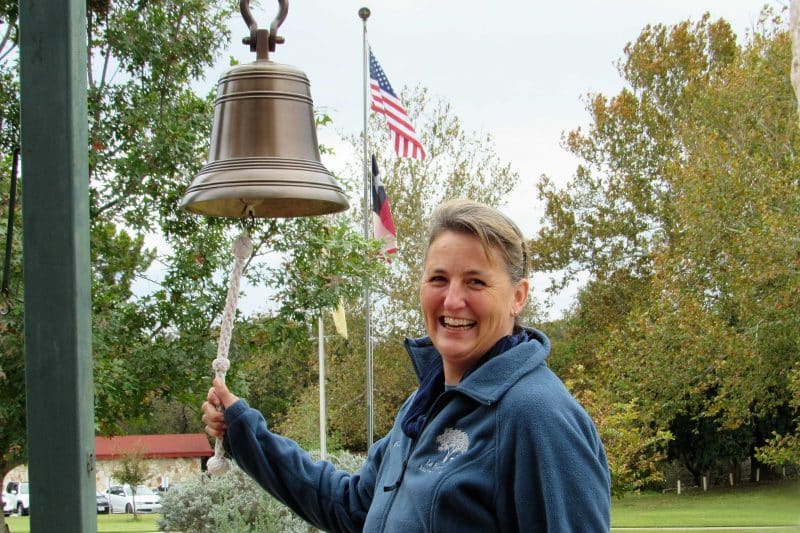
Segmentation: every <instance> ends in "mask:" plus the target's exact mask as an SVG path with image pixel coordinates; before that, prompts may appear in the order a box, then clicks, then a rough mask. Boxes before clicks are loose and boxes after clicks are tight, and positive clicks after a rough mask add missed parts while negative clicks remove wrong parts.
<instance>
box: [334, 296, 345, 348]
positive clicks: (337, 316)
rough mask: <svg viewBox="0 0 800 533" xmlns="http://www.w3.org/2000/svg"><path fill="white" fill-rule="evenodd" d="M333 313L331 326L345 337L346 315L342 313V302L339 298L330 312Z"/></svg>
mask: <svg viewBox="0 0 800 533" xmlns="http://www.w3.org/2000/svg"><path fill="white" fill-rule="evenodd" d="M331 314H332V315H333V326H334V327H335V328H336V333H338V334H339V335H341V336H342V337H344V338H345V339H346V338H347V317H346V316H345V314H344V302H343V301H341V300H339V305H338V306H337V307H336V309H334V310H333V312H332V313H331Z"/></svg>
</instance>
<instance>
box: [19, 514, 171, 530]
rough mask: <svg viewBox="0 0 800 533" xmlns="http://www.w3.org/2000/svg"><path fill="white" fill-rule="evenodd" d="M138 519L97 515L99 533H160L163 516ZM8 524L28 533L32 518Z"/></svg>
mask: <svg viewBox="0 0 800 533" xmlns="http://www.w3.org/2000/svg"><path fill="white" fill-rule="evenodd" d="M34 512H35V511H34ZM138 517H139V519H138V520H134V519H133V515H130V514H112V515H107V514H100V515H97V533H112V532H117V531H135V532H138V533H152V532H154V531H158V526H157V525H156V522H157V521H158V519H160V518H161V515H159V514H140V515H138ZM6 524H8V527H9V528H11V533H28V532H30V530H31V526H30V517H27V516H7V517H6Z"/></svg>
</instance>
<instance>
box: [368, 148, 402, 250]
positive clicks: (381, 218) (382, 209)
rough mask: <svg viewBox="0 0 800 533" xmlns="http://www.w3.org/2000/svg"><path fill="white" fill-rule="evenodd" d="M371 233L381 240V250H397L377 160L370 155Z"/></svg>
mask: <svg viewBox="0 0 800 533" xmlns="http://www.w3.org/2000/svg"><path fill="white" fill-rule="evenodd" d="M372 233H373V234H374V235H375V238H376V239H377V240H379V241H383V246H381V252H383V253H384V254H393V253H395V252H396V251H397V231H396V230H395V229H394V220H393V219H392V209H391V208H390V207H389V197H388V196H386V189H385V188H384V187H383V182H382V181H381V177H380V172H378V161H377V160H376V159H375V154H373V155H372Z"/></svg>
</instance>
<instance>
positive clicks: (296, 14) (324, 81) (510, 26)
mask: <svg viewBox="0 0 800 533" xmlns="http://www.w3.org/2000/svg"><path fill="white" fill-rule="evenodd" d="M261 3H262V5H261V6H260V7H258V8H256V7H251V11H252V13H253V16H254V17H255V19H256V21H257V22H258V25H259V27H261V28H267V27H269V23H270V22H271V20H272V19H273V18H274V16H275V14H276V12H277V6H278V3H277V2H271V1H270V0H262V2H261ZM764 3H765V2H760V1H755V0H751V1H743V0H693V1H692V0H606V1H599V0H598V1H586V0H573V1H571V2H552V1H551V2H540V1H525V0H512V1H506V2H485V1H484V2H478V1H476V0H433V1H431V0H426V1H423V0H402V1H400V0H381V1H373V2H365V1H354V0H303V1H298V0H295V1H293V2H290V3H289V12H288V16H287V18H286V21H285V22H284V23H283V25H282V26H281V28H280V31H279V32H278V33H279V35H282V36H283V37H285V39H286V43H285V44H283V45H279V46H278V49H277V50H276V52H274V53H273V54H272V55H271V59H272V60H274V61H276V62H279V63H286V64H289V65H293V66H295V67H297V68H299V69H301V70H303V71H304V72H305V73H306V74H307V75H308V77H309V79H310V80H311V92H312V96H313V98H314V104H315V105H316V106H317V107H318V108H322V109H324V110H325V111H326V112H327V113H328V114H330V115H331V117H332V118H333V124H334V128H335V130H336V131H339V132H343V133H345V134H353V133H358V132H359V131H360V129H361V125H362V121H363V115H362V106H363V104H362V76H363V73H362V23H361V19H359V17H358V9H359V8H360V7H364V6H366V7H368V8H369V9H370V10H371V12H372V15H371V17H370V19H369V21H368V24H367V29H368V37H369V41H370V45H371V46H372V49H373V52H374V53H375V55H376V57H377V58H378V60H379V61H380V63H381V65H382V66H383V69H384V70H385V71H386V74H387V76H388V78H389V80H390V81H391V83H392V85H393V86H394V88H395V90H396V91H398V92H399V91H400V89H401V88H402V87H403V86H415V85H422V86H425V87H427V88H428V89H429V90H430V92H431V94H432V95H434V96H441V97H443V98H445V99H446V100H448V101H449V102H450V103H451V104H452V109H453V111H454V113H455V114H457V115H458V116H459V117H460V118H461V120H462V123H463V124H464V126H465V128H466V129H467V130H468V131H476V132H479V133H489V134H491V135H492V136H493V137H494V139H495V143H496V150H497V153H498V155H499V156H500V158H501V159H502V160H503V161H506V162H508V163H510V164H511V166H512V168H513V169H514V170H515V171H517V172H518V173H519V175H520V185H519V187H518V189H517V191H515V193H514V194H513V198H511V199H509V205H508V206H507V207H506V208H505V210H506V211H507V212H508V214H510V215H511V216H512V217H513V218H514V219H515V220H516V221H517V222H518V223H519V225H520V227H521V228H522V229H523V232H524V233H525V234H526V236H528V237H531V236H533V235H534V234H535V232H536V230H537V228H538V226H539V217H540V213H541V209H542V206H541V205H540V204H539V202H538V200H537V199H536V195H535V188H534V185H535V183H536V181H537V180H538V178H539V177H540V176H541V175H542V174H547V175H548V176H550V177H552V178H554V179H556V180H557V181H559V182H564V181H566V180H567V179H568V178H569V177H570V175H571V174H572V172H573V171H574V169H575V165H576V161H575V160H574V159H573V158H572V157H571V156H570V155H569V154H568V153H567V152H565V151H564V150H563V149H562V148H561V146H560V139H561V135H562V133H564V132H567V131H569V130H572V129H575V128H576V127H577V126H580V125H585V124H586V123H587V117H588V114H587V112H586V110H585V104H584V100H583V96H584V95H585V94H587V93H593V92H602V93H604V94H607V95H613V94H616V93H617V92H619V90H620V89H621V88H622V81H621V79H620V77H619V75H618V73H617V70H616V68H615V63H616V62H617V60H619V59H620V58H621V57H622V53H623V48H624V46H625V44H626V43H628V42H630V41H633V40H635V39H636V37H637V36H638V35H639V33H640V31H641V30H642V28H643V27H644V26H645V25H647V24H657V23H664V24H674V23H676V22H679V21H682V20H685V19H687V18H691V19H693V20H696V19H698V18H699V17H700V16H701V15H702V14H703V13H704V12H709V13H710V14H711V16H712V18H713V19H717V18H724V19H726V20H727V21H729V22H730V23H731V25H732V26H733V29H734V31H735V32H736V34H737V35H738V36H739V37H740V38H744V36H745V35H747V34H748V33H751V32H752V28H753V27H754V25H755V23H756V21H757V20H758V16H759V13H760V11H761V7H762V6H763V5H764ZM766 3H767V4H769V5H771V6H773V7H774V8H775V9H777V10H779V9H780V8H781V6H783V5H788V0H786V1H783V2H781V1H778V0H767V2H766ZM787 17H788V14H787ZM231 28H232V33H233V44H232V45H231V46H232V48H231V50H230V51H229V55H231V56H234V57H236V58H237V59H238V60H239V61H241V62H252V61H254V60H255V54H253V53H251V52H250V51H249V48H247V47H246V46H244V45H241V44H239V43H240V40H241V37H243V36H245V35H247V34H248V32H247V28H246V25H245V24H244V21H243V20H242V19H241V17H240V16H237V17H235V18H234V19H233V20H232V21H231ZM228 64H229V60H228V58H227V57H225V58H222V59H221V60H220V61H219V63H218V68H217V69H216V70H214V71H211V72H209V73H208V76H207V79H206V83H207V84H208V86H209V87H210V86H213V84H215V83H216V81H217V80H218V78H219V76H220V75H221V74H222V73H223V72H224V71H225V70H226V69H227V68H229V67H228ZM334 133H335V132H333V131H328V132H325V131H324V129H323V130H321V131H320V141H321V142H323V143H325V144H331V145H336V141H335V135H334ZM340 153H341V150H340ZM341 159H342V156H341V155H340V156H339V157H338V158H325V159H324V160H323V163H324V164H325V165H326V166H327V167H328V168H329V169H330V170H332V171H333V172H338V171H340V170H341V169H342V168H343V166H344V161H342V160H341ZM388 193H389V196H390V198H391V196H392V195H394V194H401V192H398V191H388ZM246 290H247V289H246ZM259 298H261V300H260V301H261V303H260V304H259V303H258V302H259ZM569 298H570V294H565V295H564V296H563V297H562V298H561V299H560V304H559V305H560V306H562V307H563V306H564V305H566V304H567V302H568V301H569ZM243 306H245V307H250V306H255V307H257V308H261V309H262V310H263V309H265V306H264V302H263V297H260V296H257V295H251V297H249V298H247V297H246V298H245V299H244V300H243Z"/></svg>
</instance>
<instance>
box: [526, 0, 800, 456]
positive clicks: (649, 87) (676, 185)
mask: <svg viewBox="0 0 800 533" xmlns="http://www.w3.org/2000/svg"><path fill="white" fill-rule="evenodd" d="M619 69H620V72H621V74H622V75H623V76H624V77H625V79H626V81H627V82H628V87H626V88H625V89H623V90H622V91H621V92H620V93H619V94H618V95H616V96H614V97H612V98H608V97H606V96H603V95H594V96H592V97H591V98H590V100H589V110H590V112H591V116H592V125H591V127H590V128H589V130H588V131H586V132H583V131H581V130H577V131H574V132H572V133H570V134H569V135H568V136H567V137H566V144H567V147H568V148H569V149H570V150H571V151H573V153H575V154H576V155H578V156H579V157H581V158H582V159H583V160H584V161H585V164H583V165H581V166H580V167H579V168H578V170H577V172H576V174H575V176H574V178H573V179H572V180H571V181H570V183H569V184H568V185H567V186H566V187H565V188H563V189H559V188H556V187H555V186H554V184H553V182H552V181H551V180H549V179H545V180H543V181H542V182H541V183H540V194H541V197H542V198H543V199H544V200H545V201H546V202H547V208H546V215H545V223H546V224H545V227H544V228H543V229H542V231H541V232H540V233H539V235H538V236H537V238H536V240H535V243H534V246H533V247H532V248H533V249H534V250H536V251H537V253H538V255H537V256H536V257H535V258H534V260H535V263H536V264H537V265H538V266H539V267H540V268H542V269H544V270H548V271H552V272H555V271H558V270H563V271H564V272H565V273H566V276H567V279H568V278H569V277H570V276H574V275H575V274H576V273H577V272H579V271H588V272H589V273H590V279H591V283H590V284H589V285H588V286H587V288H586V289H585V292H584V293H582V295H581V299H580V300H579V303H578V309H577V311H574V312H573V315H571V316H573V317H582V318H581V320H582V321H583V324H585V325H586V326H589V325H595V326H596V325H600V327H599V329H598V328H594V329H589V328H585V327H582V325H581V323H580V322H577V321H572V324H573V325H574V326H575V328H576V329H575V330H573V331H574V335H575V338H576V339H578V338H584V337H585V336H587V335H588V336H589V338H591V339H593V340H594V341H595V342H594V346H584V347H583V348H580V349H579V350H578V351H579V353H578V354H577V355H576V356H575V357H576V358H577V359H578V360H579V361H581V363H582V364H583V363H585V362H587V361H589V362H591V365H592V369H593V370H597V374H596V378H595V380H594V381H595V383H594V384H593V386H595V387H603V388H606V389H608V390H610V391H612V392H613V397H615V398H617V400H618V401H622V402H630V401H636V402H638V403H637V405H638V406H639V409H641V411H642V418H643V419H644V422H645V423H646V424H654V427H657V428H661V429H662V430H671V431H672V432H673V434H674V435H676V440H675V441H674V442H673V444H672V446H671V447H670V452H671V454H672V456H673V457H683V458H684V460H685V461H686V462H687V463H690V462H695V460H694V459H692V460H689V459H687V458H688V457H689V456H690V452H691V450H690V448H691V447H692V446H696V442H692V441H691V439H690V440H683V439H680V438H677V437H678V436H679V435H684V434H685V435H695V436H701V437H702V438H703V439H706V442H711V441H714V442H717V443H721V442H722V441H724V440H725V439H728V438H730V443H729V444H726V445H724V446H718V447H716V449H715V451H714V455H715V456H714V457H713V458H710V459H704V460H703V461H701V462H700V463H702V464H703V465H704V466H702V468H706V467H708V465H710V464H712V463H713V464H720V463H721V464H725V463H728V462H731V461H735V460H737V458H741V456H742V453H743V452H742V450H745V452H744V453H745V454H748V453H752V452H753V451H754V449H755V446H758V445H761V444H763V442H764V439H765V438H766V437H767V436H768V435H769V434H770V433H769V432H770V429H769V428H776V427H784V426H786V424H787V419H786V416H785V415H780V416H776V413H786V412H787V410H786V407H787V405H788V402H789V400H790V398H791V392H790V390H789V388H788V384H789V381H788V375H789V370H790V369H791V368H792V366H793V364H794V363H795V362H796V361H797V357H798V355H797V354H798V349H797V348H798V345H800V339H799V338H798V334H797V332H798V331H800V328H798V320H800V318H799V317H798V314H797V312H796V309H797V304H798V293H797V290H796V287H797V286H798V282H799V281H800V278H798V272H799V269H798V268H797V262H796V256H797V247H796V239H794V238H793V237H792V235H793V232H796V229H795V228H796V227H797V224H798V222H799V220H798V217H799V216H800V210H798V204H797V201H796V198H797V195H798V191H797V185H798V184H797V180H796V176H797V172H798V169H797V167H796V161H795V159H796V158H795V156H794V154H795V153H796V150H797V142H798V129H797V121H796V120H794V116H795V111H794V108H795V104H794V102H793V99H792V97H791V93H790V86H789V75H788V74H789V40H788V34H787V32H786V30H785V27H784V25H783V23H782V21H781V19H780V17H779V16H777V15H775V14H774V13H772V12H771V11H769V10H765V11H764V13H763V16H762V19H761V21H760V22H759V25H758V26H757V28H756V30H755V31H754V33H753V35H752V36H750V38H749V39H748V40H747V41H746V42H745V43H744V44H743V45H739V44H738V43H737V41H736V37H735V36H734V34H733V32H732V31H731V29H730V26H729V25H728V24H727V23H726V22H724V21H721V20H720V21H716V22H711V20H710V17H709V16H707V15H706V16H704V17H703V18H701V19H700V20H699V21H697V22H694V23H692V22H689V21H687V22H683V23H680V24H677V25H675V26H672V27H666V26H663V25H656V26H647V27H646V28H645V29H644V30H643V31H642V33H641V35H640V36H639V38H638V39H637V40H636V41H635V42H633V43H630V44H629V45H628V46H626V48H625V58H624V60H623V61H621V62H620V65H619ZM561 281H564V279H562V280H561ZM626 294H633V295H635V297H634V298H632V299H631V298H628V297H626ZM612 295H613V296H612ZM601 297H602V300H600V298H601ZM602 301H605V302H610V303H612V307H611V308H608V307H604V306H597V305H592V306H591V307H586V306H585V305H584V304H585V303H586V302H602ZM597 311H601V313H598V312H597ZM587 313H588V314H587ZM607 317H611V319H610V320H608V319H607ZM576 342H578V341H577V340H576ZM700 463H698V464H700ZM695 470H698V469H695ZM698 471H699V470H698Z"/></svg>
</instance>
